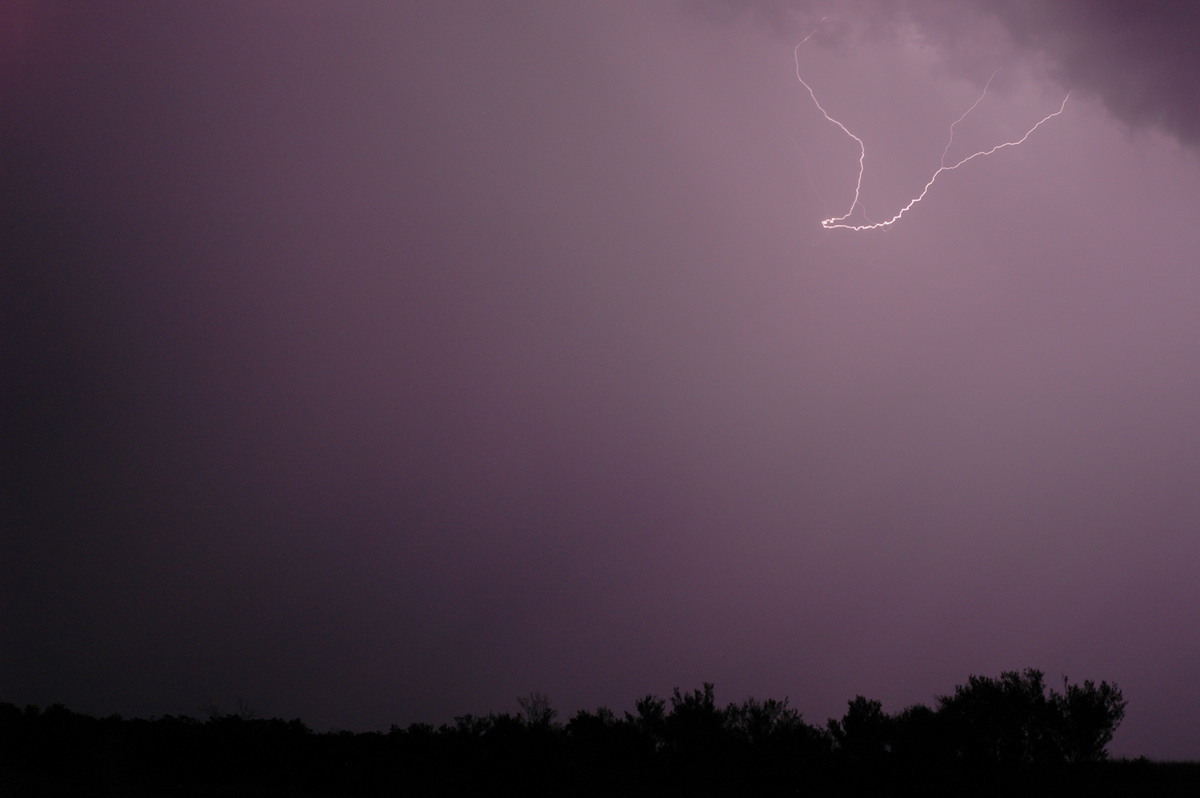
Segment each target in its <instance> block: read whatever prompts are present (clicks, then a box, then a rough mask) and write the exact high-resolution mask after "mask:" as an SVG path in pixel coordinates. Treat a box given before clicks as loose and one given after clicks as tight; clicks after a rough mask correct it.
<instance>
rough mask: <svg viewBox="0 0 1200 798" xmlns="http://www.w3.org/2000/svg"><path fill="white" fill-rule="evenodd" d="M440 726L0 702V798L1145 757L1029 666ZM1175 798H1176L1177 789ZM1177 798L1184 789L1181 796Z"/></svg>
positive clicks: (814, 787) (956, 782) (1067, 784)
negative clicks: (826, 698) (318, 724)
mask: <svg viewBox="0 0 1200 798" xmlns="http://www.w3.org/2000/svg"><path fill="white" fill-rule="evenodd" d="M518 706H519V711H517V712H514V713H501V714H495V713H493V714H489V715H486V716H471V715H466V716H462V717H459V718H456V719H455V721H454V722H453V723H450V724H445V725H442V726H440V727H436V728H435V727H433V726H431V725H428V724H420V723H418V724H413V725H411V726H408V727H406V728H401V727H398V726H393V727H392V728H391V730H390V731H388V732H386V733H384V732H368V733H351V732H329V733H314V732H313V731H312V730H311V729H309V728H308V727H307V726H306V725H305V724H303V723H302V722H301V721H299V720H291V721H284V720H280V719H270V720H268V719H259V718H255V717H253V716H252V713H249V712H246V711H241V712H238V713H231V714H221V713H219V712H215V711H214V712H212V713H211V715H210V717H209V718H208V719H207V720H204V721H201V720H197V719H194V718H190V717H180V716H164V717H160V718H156V719H152V720H142V719H129V720H126V719H122V718H120V717H119V716H112V717H108V718H94V717H90V716H87V715H81V714H78V713H75V712H71V711H70V710H67V709H65V708H63V707H61V706H52V707H49V708H47V709H45V710H38V709H37V708H36V707H26V708H24V709H21V708H19V707H16V706H14V705H12V704H0V757H2V759H0V768H2V770H0V792H2V793H3V794H4V795H14V796H17V795H68V794H90V795H98V794H99V795H102V794H110V795H121V796H143V795H145V796H149V795H180V796H183V795H187V796H203V795H246V796H285V795H286V796H333V795H339V796H340V795H368V796H376V795H378V796H384V795H387V796H408V795H412V796H458V795H502V794H525V795H555V796H558V795H567V796H610V795H611V796H617V795H621V796H627V795H646V796H651V795H652V796H663V795H689V796H690V795H730V796H735V795H736V796H753V795H847V794H849V795H856V794H871V795H906V794H922V795H964V794H965V795H1064V794H1080V795H1082V794H1088V795H1134V794H1140V793H1141V792H1142V791H1144V790H1145V789H1147V788H1148V786H1149V785H1148V782H1147V779H1157V780H1159V781H1160V782H1161V783H1157V784H1156V786H1155V787H1154V789H1155V791H1156V792H1157V794H1171V793H1172V792H1173V790H1174V786H1173V785H1176V782H1178V785H1177V786H1179V787H1180V788H1181V789H1183V787H1184V786H1185V785H1186V786H1187V788H1188V789H1189V790H1194V789H1195V787H1196V785H1197V781H1196V780H1195V779H1196V773H1195V770H1194V769H1192V770H1188V771H1186V773H1187V775H1186V777H1182V779H1183V780H1182V781H1181V780H1180V778H1181V777H1180V775H1179V773H1180V772H1181V771H1172V774H1173V775H1171V776H1170V777H1169V778H1168V777H1166V776H1164V773H1165V771H1164V770H1163V769H1162V768H1161V767H1159V766H1156V765H1155V766H1152V765H1151V763H1147V762H1144V761H1142V762H1137V763H1128V762H1107V761H1106V760H1107V753H1106V746H1107V744H1108V742H1109V741H1110V740H1111V739H1112V734H1113V732H1114V731H1115V729H1116V728H1117V726H1118V725H1119V724H1120V722H1121V719H1122V718H1123V716H1124V712H1125V700H1124V698H1123V696H1122V694H1121V691H1120V690H1119V689H1118V688H1117V687H1116V686H1115V685H1110V684H1108V683H1106V682H1101V683H1100V684H1099V685H1097V684H1094V683H1092V682H1084V683H1083V684H1082V685H1071V684H1066V683H1065V682H1064V685H1063V690H1062V691H1061V692H1058V691H1056V690H1053V689H1047V686H1046V685H1045V683H1044V678H1043V674H1042V673H1041V672H1039V671H1036V670H1026V671H1024V672H1023V673H1018V672H1006V673H1003V674H1001V675H1000V677H999V678H985V677H977V676H972V677H970V679H969V680H968V682H967V683H966V684H963V685H960V686H958V687H957V688H956V689H955V690H954V692H953V693H952V694H949V695H945V696H941V697H938V698H937V700H936V702H935V704H934V706H933V707H927V706H924V705H917V706H913V707H909V708H907V709H905V710H903V711H902V712H899V713H897V714H893V715H889V714H888V713H885V712H884V711H883V708H882V706H881V704H880V703H879V702H878V701H872V700H869V699H867V698H864V697H862V696H859V697H856V698H855V699H854V700H852V701H850V702H849V704H848V707H847V710H846V712H845V714H844V715H843V716H842V717H841V718H838V719H831V720H829V721H828V722H827V723H825V724H824V725H822V726H815V725H811V724H809V723H807V722H805V721H804V719H803V717H802V716H801V714H800V713H799V712H798V711H796V710H795V709H794V708H792V707H791V706H789V705H788V702H787V700H786V699H784V700H774V699H768V700H763V701H759V700H756V699H753V698H751V699H747V700H745V701H743V702H741V703H732V704H728V705H726V706H721V705H718V703H717V702H716V699H715V696H714V692H713V686H712V685H711V684H705V685H704V686H703V687H702V688H701V689H698V690H692V691H690V692H681V691H680V690H678V689H676V690H675V691H674V693H673V694H672V695H671V696H670V697H669V698H668V699H663V698H660V697H656V696H652V695H651V696H646V697H644V698H642V699H640V700H638V701H637V702H636V703H635V705H634V708H633V711H628V712H623V713H621V714H620V715H618V714H617V713H616V712H613V711H612V710H609V709H607V708H600V709H597V710H594V711H580V712H578V713H576V714H575V715H574V716H572V717H571V718H570V719H569V720H567V721H566V722H565V723H563V722H560V721H559V719H558V717H557V713H556V712H555V710H554V708H553V707H552V706H551V704H550V701H549V700H548V699H547V698H546V697H545V696H544V695H541V694H539V693H532V694H530V695H529V696H526V697H524V698H521V699H518ZM1178 794H1181V795H1182V794H1185V793H1184V792H1179V793H1178ZM1186 794H1196V793H1193V792H1187V793H1186Z"/></svg>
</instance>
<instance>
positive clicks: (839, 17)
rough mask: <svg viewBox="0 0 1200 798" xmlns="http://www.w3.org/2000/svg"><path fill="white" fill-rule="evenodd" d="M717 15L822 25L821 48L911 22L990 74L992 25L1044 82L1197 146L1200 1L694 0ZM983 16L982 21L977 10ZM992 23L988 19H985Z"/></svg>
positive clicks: (952, 56) (976, 70) (781, 26)
mask: <svg viewBox="0 0 1200 798" xmlns="http://www.w3.org/2000/svg"><path fill="white" fill-rule="evenodd" d="M696 7H698V8H701V9H703V10H704V11H705V12H706V13H708V14H709V15H711V16H713V17H715V18H726V19H732V18H749V19H753V20H755V21H757V22H760V23H763V22H765V23H766V24H768V25H770V26H771V27H772V28H774V29H775V30H777V31H780V32H781V33H784V34H785V35H792V36H794V35H796V34H797V33H799V32H802V31H804V30H805V29H806V28H812V27H817V26H819V29H818V34H819V40H821V41H823V42H824V43H826V44H829V43H830V42H832V41H838V40H842V39H844V38H845V37H847V36H848V35H851V34H854V35H855V36H856V37H857V36H866V37H874V38H888V37H891V36H893V35H895V33H896V32H897V31H898V30H901V29H904V28H905V27H906V26H911V25H916V26H917V27H918V29H919V30H920V35H921V36H922V37H923V38H924V39H925V40H926V41H927V42H928V43H930V44H932V45H935V46H936V47H938V49H939V50H941V51H942V53H943V55H944V57H945V58H946V60H947V61H948V62H949V63H952V64H955V65H957V66H958V67H959V68H962V69H963V70H964V72H966V73H967V74H969V75H970V76H971V77H973V78H975V79H979V75H980V74H981V73H982V74H983V75H985V76H986V74H988V72H989V70H990V68H994V67H995V66H996V64H995V63H991V64H989V63H988V60H989V59H991V58H992V57H993V56H992V54H993V53H994V52H995V50H996V48H997V46H998V43H997V41H996V36H995V33H996V31H995V30H994V28H992V27H990V25H989V22H990V21H998V22H999V23H1000V24H1001V26H1002V27H1003V29H1004V30H1005V31H1006V32H1007V34H1008V36H1009V37H1011V39H1012V42H1011V44H1015V45H1016V47H1017V48H1018V49H1019V50H1023V51H1025V52H1026V53H1030V54H1037V55H1038V56H1041V57H1042V58H1043V59H1044V66H1045V69H1046V70H1047V71H1048V73H1049V74H1050V76H1052V77H1053V78H1054V79H1055V80H1057V81H1059V82H1061V83H1062V84H1063V85H1064V86H1066V87H1068V88H1070V89H1071V90H1072V91H1076V92H1082V93H1090V94H1093V95H1095V96H1097V97H1099V98H1100V99H1101V100H1102V101H1103V103H1104V104H1105V106H1107V108H1108V109H1109V110H1110V111H1111V112H1112V113H1113V114H1114V115H1115V116H1117V117H1118V118H1120V119H1121V120H1122V121H1124V122H1125V123H1127V124H1129V125H1130V126H1132V127H1134V128H1142V127H1154V128H1159V129H1161V130H1163V131H1165V132H1167V133H1169V134H1171V135H1173V136H1175V137H1177V138H1178V139H1179V140H1180V141H1181V142H1182V143H1183V144H1185V145H1187V146H1189V147H1194V146H1196V145H1198V144H1200V104H1198V103H1197V102H1196V97H1197V96H1200V48H1197V47H1196V37H1197V34H1198V32H1200V3H1195V2H1192V0H1161V2H1154V3H1131V2H1126V0H1061V2H1053V3H1046V2H1041V1H1040V0H974V7H972V5H971V4H967V3H961V2H948V1H947V0H841V1H840V2H838V1H836V0H835V1H834V2H825V1H823V0H754V2H748V3H742V2H732V0H697V4H696ZM980 11H982V12H983V13H982V14H980V13H979V12H980ZM989 18H990V19H989Z"/></svg>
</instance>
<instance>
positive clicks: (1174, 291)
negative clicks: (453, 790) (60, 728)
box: [0, 0, 1200, 758]
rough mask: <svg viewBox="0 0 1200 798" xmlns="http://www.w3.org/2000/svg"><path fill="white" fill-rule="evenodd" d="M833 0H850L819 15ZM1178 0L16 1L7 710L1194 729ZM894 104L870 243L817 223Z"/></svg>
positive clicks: (870, 193) (9, 242)
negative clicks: (554, 715)
mask: <svg viewBox="0 0 1200 798" xmlns="http://www.w3.org/2000/svg"><path fill="white" fill-rule="evenodd" d="M822 17H824V18H825V19H824V20H822ZM1198 27H1200V11H1198V10H1197V6H1196V4H1194V3H1186V2H1185V3H1180V2H1156V3H1152V4H1149V6H1148V7H1142V6H1138V8H1137V9H1136V10H1135V4H1132V3H1124V2H1116V0H1105V1H1104V2H1082V0H1079V1H1078V2H1058V3H1041V2H1000V0H994V1H993V0H972V1H971V2H945V3H941V2H926V3H910V4H904V3H898V2H897V3H891V2H868V1H867V0H862V1H861V2H842V3H837V2H830V3H806V2H803V1H802V0H799V1H797V2H784V1H783V0H778V1H777V2H773V1H770V0H764V1H762V2H757V3H733V2H722V0H695V1H694V2H682V1H680V2H670V1H668V0H664V1H663V2H659V3H644V2H594V3H561V2H555V1H552V0H546V1H545V2H529V1H521V2H515V1H514V2H503V3H492V2H470V3H461V2H447V1H443V2H437V3H427V2H419V3H416V2H414V3H408V4H406V3H378V4H362V3H355V4H351V3H338V4H325V3H297V2H287V3H267V2H263V3H254V4H245V3H236V2H230V3H187V4H178V3H171V4H164V3H160V2H106V3H89V2H78V3H45V2H28V3H8V4H6V6H5V7H4V10H3V11H0V187H2V188H0V199H2V202H3V220H4V221H3V233H2V236H3V239H2V240H3V246H2V247H0V275H2V281H3V282H2V285H0V307H2V310H3V325H4V327H3V330H2V331H0V332H2V335H0V347H2V350H0V352H2V354H3V363H2V368H0V413H2V418H3V440H2V442H0V443H2V447H0V463H2V468H3V482H2V483H0V490H2V493H0V523H2V524H3V528H2V533H3V537H2V539H0V601H2V602H3V604H2V605H0V638H2V640H3V644H2V646H0V700H7V701H13V702H16V703H39V704H46V703H52V702H63V703H66V704H67V705H68V706H70V707H72V708H74V709H77V710H79V711H84V712H90V713H103V714H107V713H110V712H121V713H123V714H127V715H137V714H142V715H153V714H163V713H185V714H200V712H201V710H200V707H201V706H202V705H203V704H205V703H207V702H210V701H211V702H215V703H217V704H218V705H221V706H222V707H225V708H232V707H233V706H234V705H235V704H236V701H237V698H238V697H240V698H242V699H243V700H245V701H246V702H248V703H249V704H250V705H251V706H253V707H254V708H255V709H257V710H258V711H259V712H260V713H262V714H264V715H281V716H284V717H295V716H299V717H302V718H304V719H306V720H307V721H309V722H310V723H311V724H312V725H313V726H314V727H315V728H317V729H318V730H324V729H327V728H330V727H338V728H351V729H386V728H387V727H388V725H389V724H391V723H399V724H402V725H404V724H408V723H411V722H415V721H430V722H434V723H439V722H443V721H448V720H450V718H451V717H452V716H454V715H458V714H463V713H467V712H470V713H476V714H481V713H486V712H488V711H511V710H515V709H516V701H515V697H516V696H517V695H520V694H526V693H528V692H529V691H531V690H540V691H543V692H545V693H547V694H549V695H550V696H551V698H552V699H553V700H554V702H555V704H556V705H557V707H558V708H559V710H560V712H561V713H562V715H563V716H564V717H566V716H569V715H570V714H571V713H573V712H574V711H575V710H577V709H580V708H589V709H590V708H595V707H596V706H599V705H602V704H604V705H609V706H612V707H614V708H615V709H617V710H618V711H620V710H623V709H629V708H631V707H632V704H633V701H634V700H635V699H636V698H638V697H640V696H642V695H644V694H646V693H647V692H653V693H658V694H666V693H669V691H670V690H671V688H672V687H674V686H680V687H682V688H684V689H690V688H692V687H698V686H699V685H700V683H701V682H703V681H713V682H715V683H716V687H717V696H718V699H719V700H720V701H722V702H726V701H733V700H741V699H743V698H745V697H746V696H749V695H755V696H758V697H777V698H781V697H783V696H785V695H786V696H789V697H790V698H791V701H792V703H793V705H794V706H796V707H797V708H798V709H800V710H801V711H802V712H803V713H804V714H805V717H806V719H808V720H809V721H810V722H816V723H821V722H823V721H824V720H825V718H827V717H829V716H840V715H841V713H842V712H843V710H844V707H845V702H846V700H847V699H849V698H852V697H853V696H854V695H855V694H856V693H862V694H865V695H867V696H869V697H872V698H878V699H880V700H882V701H883V702H884V707H885V709H887V710H888V711H898V710H900V709H902V708H903V707H905V706H906V705H908V704H911V703H914V702H926V703H930V702H932V700H933V698H934V696H935V694H938V693H944V692H949V691H950V690H952V688H953V686H954V685H955V684H958V683H961V682H964V681H965V680H966V677H967V676H968V674H971V673H979V674H985V675H996V674H998V673H999V672H1000V671H1001V670H1006V669H1014V668H1024V667H1036V668H1040V669H1042V670H1044V671H1046V673H1047V677H1048V680H1049V681H1051V682H1052V683H1057V682H1058V681H1059V679H1060V678H1061V675H1062V674H1066V675H1068V676H1069V677H1070V678H1071V679H1072V681H1081V680H1083V679H1097V680H1099V679H1106V680H1109V681H1116V682H1117V683H1119V684H1120V685H1121V687H1122V688H1123V689H1124V691H1125V695H1126V698H1128V699H1129V712H1128V716H1127V719H1126V722H1125V725H1124V726H1123V727H1122V729H1121V731H1120V732H1119V733H1118V736H1117V738H1116V740H1115V741H1114V744H1113V746H1112V750H1113V751H1114V752H1116V753H1118V754H1129V755H1138V754H1146V755H1149V756H1152V757H1159V758H1200V734H1198V733H1197V730H1198V727H1197V722H1196V718H1197V717H1200V682H1198V681H1197V680H1196V678H1195V676H1196V665H1197V663H1198V662H1200V579H1197V577H1196V574H1197V571H1198V565H1200V535H1198V534H1197V533H1198V532H1200V412H1198V411H1197V410H1196V408H1197V407H1200V314H1198V313H1197V298H1198V297H1200V269H1197V253H1200V224H1197V210H1198V194H1197V191H1198V187H1200V163H1198V161H1197V157H1196V154H1197V148H1198V147H1200V118H1198V117H1197V108H1198V107H1200V106H1197V105H1196V99H1195V98H1196V97H1197V96H1200V55H1198V54H1197V51H1196V48H1195V47H1194V42H1195V40H1196V35H1197V31H1198ZM814 31H815V32H816V35H815V36H813V38H812V39H810V40H809V41H808V42H807V43H806V44H805V45H804V47H803V48H801V50H800V53H799V55H800V66H801V70H802V73H803V74H804V76H805V80H807V81H808V82H809V83H810V84H811V85H812V86H813V89H814V90H815V91H816V92H817V95H818V97H819V98H820V99H821V102H822V103H823V105H824V106H825V108H826V110H828V111H829V112H830V113H831V114H832V115H834V116H835V117H837V118H839V119H840V120H841V121H842V122H843V123H845V124H846V125H847V126H848V127H849V128H850V129H851V130H852V131H854V132H855V133H856V135H858V136H860V137H861V138H862V139H863V140H864V142H865V144H866V147H867V159H866V173H865V177H864V181H863V192H862V200H863V203H864V205H865V207H866V209H867V211H868V213H870V214H871V216H872V217H873V218H886V217H888V216H891V215H893V214H894V213H895V211H896V210H898V209H899V207H900V206H901V205H903V204H904V203H905V202H907V200H908V199H910V198H911V197H912V196H913V194H914V193H916V192H917V191H919V189H920V186H921V185H923V184H924V182H925V181H926V180H927V179H928V178H929V176H930V174H931V173H932V171H933V170H934V169H936V167H937V164H938V161H939V158H940V157H941V152H942V149H943V147H944V146H945V143H946V136H947V132H948V127H949V124H950V123H951V122H953V121H954V120H955V119H956V118H957V117H958V116H959V115H960V114H961V113H962V112H963V111H964V110H965V109H966V108H967V107H969V106H970V104H971V103H972V102H973V101H974V100H975V99H976V98H977V97H978V95H979V92H980V90H981V89H982V87H983V84H984V82H985V81H986V79H987V77H988V75H989V74H990V72H991V71H992V69H994V68H1000V70H1001V71H1000V72H999V73H998V74H997V76H996V78H995V80H994V81H993V83H992V87H991V91H990V93H989V95H988V97H987V98H986V99H985V100H984V102H983V103H981V104H980V106H979V107H978V108H977V109H976V111H975V113H974V114H972V115H971V116H970V117H968V119H967V120H965V121H964V122H963V123H962V124H961V125H960V126H959V127H958V129H957V131H956V147H961V148H962V150H961V151H962V154H966V153H969V152H970V151H973V150H976V149H984V148H988V147H991V146H993V145H995V144H997V143H999V142H1001V141H1005V140H1010V139H1013V138H1018V137H1020V135H1022V134H1023V133H1024V132H1025V130H1027V129H1028V128H1029V127H1030V126H1031V125H1032V124H1033V123H1035V122H1036V121H1037V120H1038V119H1040V118H1041V117H1043V116H1045V115H1046V114H1047V113H1050V112H1051V111H1053V110H1055V109H1056V108H1057V107H1058V105H1059V104H1060V103H1061V101H1062V98H1063V96H1064V95H1065V93H1066V92H1067V91H1068V90H1071V91H1072V92H1073V93H1072V95H1071V100H1070V102H1069V104H1068V107H1067V111H1066V113H1064V114H1063V115H1062V116H1061V117H1058V118H1056V119H1054V120H1052V121H1051V122H1050V123H1047V124H1046V125H1044V126H1043V127H1042V128H1041V129H1039V130H1038V131H1037V132H1036V133H1035V134H1034V135H1033V136H1032V137H1031V138H1030V139H1029V140H1028V141H1027V142H1026V143H1025V144H1023V145H1021V146H1020V147H1017V148H1012V149H1006V150H1002V151H1001V152H999V153H997V154H995V155H993V156H990V157H989V158H986V159H982V160H976V161H973V162H972V163H970V164H968V165H967V166H965V167H963V168H962V169H960V170H958V171H956V172H952V173H947V174H944V175H942V176H941V177H940V178H939V180H938V182H937V184H936V185H935V186H934V187H933V189H932V190H931V191H930V194H929V195H928V196H927V197H926V199H925V200H924V201H923V202H922V203H920V204H919V205H917V206H916V207H915V208H914V209H913V210H912V211H911V212H910V213H909V214H907V215H906V216H905V217H904V219H903V220H902V221H901V222H900V223H898V224H897V225H895V226H893V227H892V228H889V229H888V230H886V231H882V232H869V233H853V232H847V231H826V230H823V229H821V226H820V221H821V219H824V218H826V217H829V216H834V215H840V214H841V213H844V212H845V211H846V210H847V209H848V207H849V204H850V202H851V200H852V198H853V189H854V178H855V174H856V171H857V156H858V152H857V147H856V145H855V144H854V142H853V141H852V140H850V139H848V138H847V137H846V136H845V135H844V134H842V133H841V132H840V131H839V130H838V129H837V128H835V127H834V126H832V125H831V124H829V123H828V122H826V121H825V120H824V118H823V117H821V115H820V113H819V112H818V111H817V109H816V108H815V107H814V105H813V103H812V101H811V99H810V98H809V96H808V94H807V92H806V91H805V90H804V89H803V87H802V86H801V85H800V84H799V83H798V82H797V80H796V77H795V64H794V63H793V47H794V46H795V45H796V43H797V42H799V41H800V40H801V39H803V38H804V37H805V36H807V35H808V34H810V33H813V32H814Z"/></svg>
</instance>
